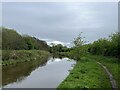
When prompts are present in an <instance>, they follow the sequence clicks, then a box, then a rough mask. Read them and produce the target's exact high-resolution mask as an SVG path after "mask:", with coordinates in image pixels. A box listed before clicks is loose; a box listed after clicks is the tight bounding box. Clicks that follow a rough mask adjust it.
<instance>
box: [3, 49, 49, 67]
mask: <svg viewBox="0 0 120 90" xmlns="http://www.w3.org/2000/svg"><path fill="white" fill-rule="evenodd" d="M2 55H3V56H2V60H3V62H2V65H4V66H6V65H11V64H16V63H19V62H27V61H31V60H39V59H41V58H43V57H46V56H49V52H48V51H42V50H3V51H2Z"/></svg>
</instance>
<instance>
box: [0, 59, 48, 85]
mask: <svg viewBox="0 0 120 90" xmlns="http://www.w3.org/2000/svg"><path fill="white" fill-rule="evenodd" d="M47 60H48V57H47V58H44V60H36V61H30V62H24V63H19V64H17V65H11V66H5V67H3V68H2V86H4V85H7V84H9V83H13V82H21V81H22V80H24V79H25V78H26V77H27V76H29V75H30V73H31V72H32V71H33V70H35V69H36V68H38V67H39V66H44V65H46V62H47Z"/></svg>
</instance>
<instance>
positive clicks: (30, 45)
mask: <svg viewBox="0 0 120 90" xmlns="http://www.w3.org/2000/svg"><path fill="white" fill-rule="evenodd" d="M2 49H3V50H33V49H36V50H48V49H49V46H48V45H47V43H46V42H45V41H42V40H39V39H37V38H35V37H31V36H28V35H23V36H21V35H20V34H18V33H17V32H16V31H15V30H13V29H7V28H3V27H2Z"/></svg>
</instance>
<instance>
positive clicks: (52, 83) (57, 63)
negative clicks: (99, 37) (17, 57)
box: [3, 57, 76, 88]
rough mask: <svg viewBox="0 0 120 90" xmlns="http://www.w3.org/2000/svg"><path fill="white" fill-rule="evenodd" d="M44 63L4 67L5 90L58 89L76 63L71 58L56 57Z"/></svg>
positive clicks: (34, 62)
mask: <svg viewBox="0 0 120 90" xmlns="http://www.w3.org/2000/svg"><path fill="white" fill-rule="evenodd" d="M42 61H43V62H40V60H36V61H30V62H25V63H20V64H17V65H14V66H6V67H3V86H4V87H5V88H56V87H57V86H58V85H59V84H60V83H61V82H62V81H63V80H64V79H65V78H66V77H67V75H68V74H69V70H71V69H72V68H73V65H74V64H75V63H76V62H75V61H74V60H71V59H69V58H62V59H60V58H54V57H49V58H46V59H45V60H42ZM58 77H59V78H58Z"/></svg>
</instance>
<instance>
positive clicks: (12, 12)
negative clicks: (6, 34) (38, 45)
mask: <svg viewBox="0 0 120 90" xmlns="http://www.w3.org/2000/svg"><path fill="white" fill-rule="evenodd" d="M2 5H3V6H2V12H3V13H2V20H3V21H2V22H3V23H2V24H3V26H5V27H8V28H13V29H15V30H16V31H17V32H19V33H20V34H28V35H31V36H35V37H37V38H39V39H42V40H45V41H47V43H51V42H54V43H63V44H65V45H68V46H70V45H69V44H70V43H71V41H72V40H73V39H74V38H75V37H76V36H77V35H78V34H79V33H80V32H83V34H82V36H83V37H85V41H89V42H93V41H95V40H97V39H99V38H104V37H108V35H110V34H111V33H114V32H117V31H118V3H117V2H111V3H110V2H103V3H99V2H96V3H95V2H91V3H88V2H84V3H73V2H72V3H68V2H56V3H55V2H36V3H35V2H34V3H33V2H31V3H30V2H26V3H25V2H18V3H13V2H11V3H7V2H6V3H5V2H4V3H3V4H2Z"/></svg>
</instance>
